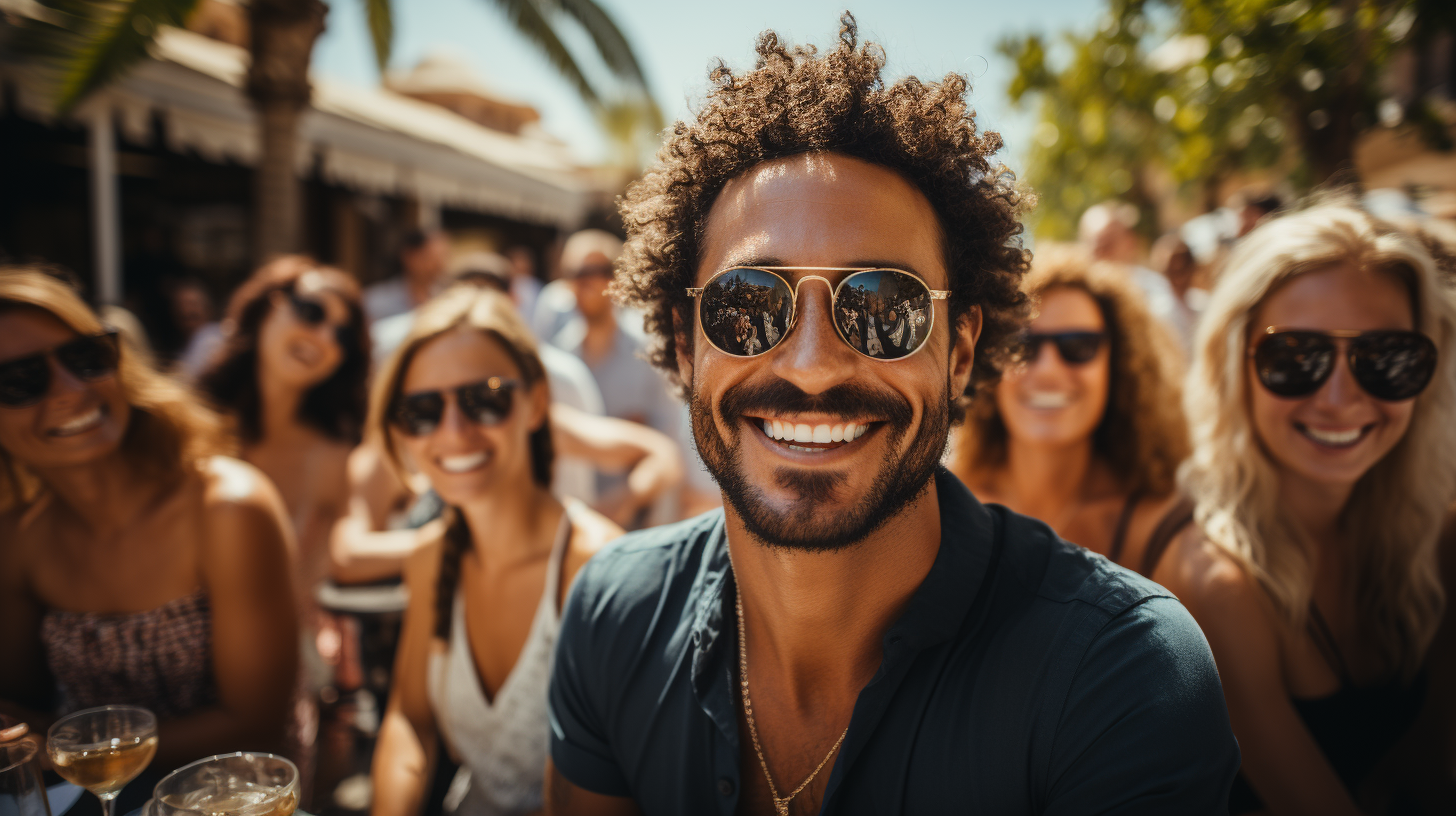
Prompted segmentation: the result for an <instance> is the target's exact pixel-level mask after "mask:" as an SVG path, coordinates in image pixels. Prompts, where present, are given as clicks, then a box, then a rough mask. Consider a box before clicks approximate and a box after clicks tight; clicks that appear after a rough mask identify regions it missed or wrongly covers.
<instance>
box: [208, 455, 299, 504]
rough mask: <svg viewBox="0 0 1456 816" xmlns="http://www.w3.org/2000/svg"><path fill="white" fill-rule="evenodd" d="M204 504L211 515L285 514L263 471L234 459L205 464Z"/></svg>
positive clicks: (211, 460) (221, 458)
mask: <svg viewBox="0 0 1456 816" xmlns="http://www.w3.org/2000/svg"><path fill="white" fill-rule="evenodd" d="M201 475H202V500H203V504H204V506H205V507H206V508H207V509H208V511H209V512H213V511H221V512H228V511H235V512H244V513H246V512H248V511H253V512H265V513H273V512H280V513H281V512H284V511H283V500H282V498H280V497H279V495H278V489H277V488H275V487H274V486H273V482H272V481H271V480H270V479H269V478H268V477H267V476H266V475H265V474H264V473H263V471H261V470H259V469H258V468H256V467H254V466H253V465H250V464H248V463H247V462H244V461H243V460H241V459H234V458H232V457H231V456H212V457H209V458H208V459H207V461H206V462H204V463H203V465H202V468H201Z"/></svg>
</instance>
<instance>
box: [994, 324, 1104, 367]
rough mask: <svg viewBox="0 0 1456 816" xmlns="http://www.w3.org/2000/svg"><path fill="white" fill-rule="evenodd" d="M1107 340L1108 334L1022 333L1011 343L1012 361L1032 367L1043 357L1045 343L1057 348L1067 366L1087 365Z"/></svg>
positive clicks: (1074, 332)
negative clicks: (1038, 358) (1042, 351)
mask: <svg viewBox="0 0 1456 816" xmlns="http://www.w3.org/2000/svg"><path fill="white" fill-rule="evenodd" d="M1106 340H1107V333H1106V332H1095V331H1067V332H1030V331H1028V332H1022V333H1021V334H1019V335H1017V336H1016V338H1015V339H1014V340H1012V343H1011V355H1012V359H1013V360H1015V361H1016V362H1018V363H1021V364H1023V365H1031V364H1032V363H1034V362H1036V358H1037V357H1040V356H1041V347H1042V344H1044V343H1051V344H1052V345H1054V346H1056V347H1057V354H1058V355H1060V356H1061V358H1062V362H1064V363H1066V364H1067V365H1074V366H1079V365H1086V364H1087V363H1090V362H1092V359H1093V358H1095V357H1096V356H1097V352H1098V351H1100V350H1101V349H1102V344H1103V342H1105V341H1106Z"/></svg>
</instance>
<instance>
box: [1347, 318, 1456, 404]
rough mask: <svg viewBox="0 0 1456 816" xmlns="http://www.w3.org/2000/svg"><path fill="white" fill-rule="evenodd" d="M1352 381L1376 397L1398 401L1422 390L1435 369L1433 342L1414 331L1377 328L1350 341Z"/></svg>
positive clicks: (1434, 347)
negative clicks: (1379, 330) (1380, 330)
mask: <svg viewBox="0 0 1456 816" xmlns="http://www.w3.org/2000/svg"><path fill="white" fill-rule="evenodd" d="M1350 364H1351V371H1352V373H1354V375H1355V380H1356V382H1358V383H1360V386H1361V387H1362V388H1364V389H1365V390H1366V391H1367V392H1369V393H1370V396H1372V397H1375V398H1376V399H1381V400H1387V401H1390V402H1399V401H1401V400H1408V399H1411V398H1413V397H1415V396H1416V395H1418V394H1420V393H1421V392H1422V391H1424V390H1425V388H1426V386H1427V385H1428V384H1430V382H1431V377H1432V376H1433V375H1435V373H1436V344H1435V343H1433V342H1431V339H1430V338H1428V337H1426V336H1425V335H1422V334H1417V333H1416V332H1378V333H1374V332H1372V333H1370V334H1366V335H1363V336H1361V337H1357V338H1355V339H1354V340H1352V341H1351V343H1350Z"/></svg>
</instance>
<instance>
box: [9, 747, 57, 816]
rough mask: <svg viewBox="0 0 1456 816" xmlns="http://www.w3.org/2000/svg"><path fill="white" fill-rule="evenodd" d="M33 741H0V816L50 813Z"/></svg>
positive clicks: (36, 750) (44, 815)
mask: <svg viewBox="0 0 1456 816" xmlns="http://www.w3.org/2000/svg"><path fill="white" fill-rule="evenodd" d="M38 753H40V746H38V745H37V744H36V743H35V742H34V741H33V740H28V739H22V740H17V741H14V742H0V816H51V808H50V803H49V802H47V801H46V789H45V785H44V784H43V783H42V782H41V779H40V763H38V762H36V759H35V755H36V754H38Z"/></svg>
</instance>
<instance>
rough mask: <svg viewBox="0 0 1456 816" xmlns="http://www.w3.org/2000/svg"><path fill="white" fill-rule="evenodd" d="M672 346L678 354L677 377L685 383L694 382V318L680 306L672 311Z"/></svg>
mask: <svg viewBox="0 0 1456 816" xmlns="http://www.w3.org/2000/svg"><path fill="white" fill-rule="evenodd" d="M672 346H673V349H674V351H676V352H677V375H678V377H679V378H681V379H682V381H683V382H685V383H690V382H692V381H693V318H692V315H691V314H690V313H689V312H688V311H687V310H685V309H683V308H682V307H680V306H676V307H673V310H672Z"/></svg>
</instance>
